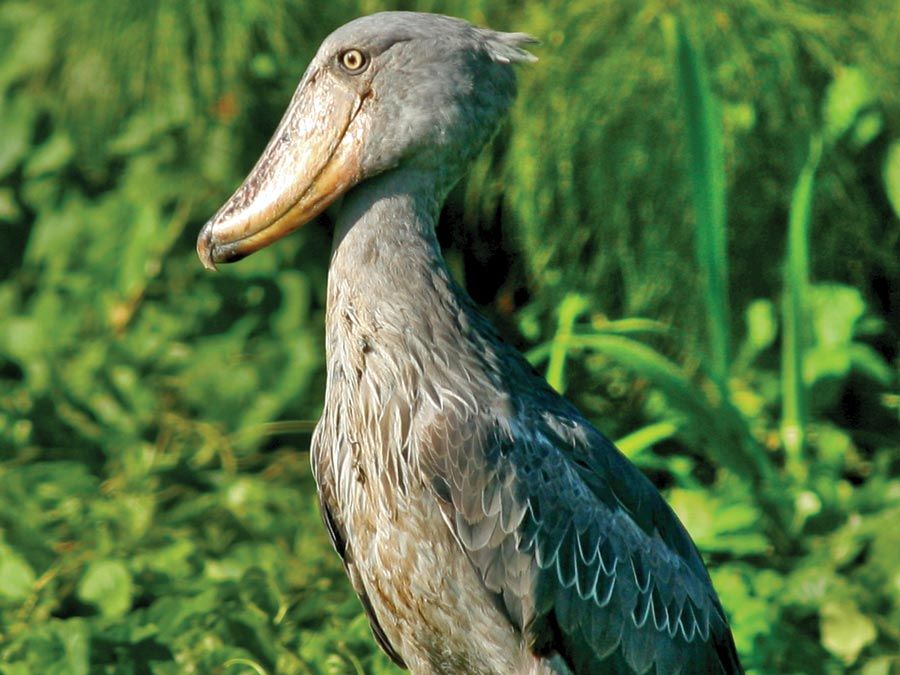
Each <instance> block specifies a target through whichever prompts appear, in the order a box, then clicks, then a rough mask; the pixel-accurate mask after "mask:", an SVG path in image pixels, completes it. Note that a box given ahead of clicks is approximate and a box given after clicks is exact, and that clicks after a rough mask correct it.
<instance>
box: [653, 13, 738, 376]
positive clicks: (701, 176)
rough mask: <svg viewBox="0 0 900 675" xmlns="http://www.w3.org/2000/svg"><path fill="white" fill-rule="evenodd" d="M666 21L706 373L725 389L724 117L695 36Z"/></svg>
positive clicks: (726, 278) (726, 329)
mask: <svg viewBox="0 0 900 675" xmlns="http://www.w3.org/2000/svg"><path fill="white" fill-rule="evenodd" d="M667 18H668V22H666V23H665V24H664V27H665V30H666V32H667V39H668V41H669V42H670V44H672V45H673V47H674V53H675V54H674V55H675V65H676V70H677V76H678V87H679V93H680V95H681V102H682V106H683V110H684V114H685V117H686V122H687V132H688V134H687V135H688V157H689V163H688V173H689V174H690V178H691V187H692V195H693V204H694V214H695V218H696V221H697V222H696V225H695V238H696V256H697V264H698V266H699V268H700V272H701V275H702V278H703V292H704V293H703V297H704V302H705V305H706V319H707V333H708V334H707V340H708V345H709V347H708V350H709V358H710V360H709V372H710V373H711V374H712V378H713V380H714V381H715V382H716V384H718V385H719V388H720V389H721V390H723V391H724V389H725V385H726V382H727V380H728V370H729V367H730V360H729V340H730V338H729V304H728V254H727V238H728V232H727V222H726V211H725V203H726V183H725V155H724V151H723V149H722V113H721V109H720V105H719V102H718V100H717V99H716V97H715V95H714V94H713V92H712V88H711V87H710V84H709V77H708V75H707V72H706V64H705V63H704V62H703V58H702V56H701V53H700V51H699V50H698V48H697V47H695V46H694V39H693V36H692V35H689V34H688V32H687V31H686V30H685V28H684V26H683V25H682V23H681V22H679V21H676V20H674V19H673V18H671V17H667ZM673 22H674V26H673V25H672V23H673ZM670 49H671V47H670Z"/></svg>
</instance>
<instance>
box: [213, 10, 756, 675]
mask: <svg viewBox="0 0 900 675" xmlns="http://www.w3.org/2000/svg"><path fill="white" fill-rule="evenodd" d="M534 42H535V40H534V39H533V38H531V37H530V36H528V35H525V34H522V33H505V32H499V31H494V30H490V29H488V28H482V27H477V26H475V25H473V24H470V23H469V22H466V21H464V20H462V19H457V18H452V17H447V16H441V15H436V14H425V13H414V12H382V13H378V14H373V15H369V16H363V17H360V18H357V19H354V20H353V21H351V22H349V23H347V24H345V25H344V26H342V27H340V28H338V29H337V30H335V31H334V32H333V33H332V34H331V35H329V36H328V37H327V39H325V41H324V42H323V43H322V45H321V46H320V48H319V50H318V51H317V53H316V55H315V56H314V58H313V59H312V61H311V62H310V64H309V66H308V68H307V70H306V72H305V74H304V75H303V77H302V78H301V80H300V83H299V85H298V87H297V89H296V91H295V93H294V94H293V97H292V98H291V101H290V103H289V105H288V107H287V110H286V112H285V114H284V116H283V118H282V120H281V122H280V123H279V125H278V127H277V128H276V130H275V132H274V135H273V136H272V138H271V140H270V141H269V143H268V145H267V146H266V148H265V149H264V151H263V153H262V155H261V156H260V158H259V160H258V161H257V163H256V165H255V166H254V167H253V169H252V170H251V172H250V173H249V174H248V176H247V178H246V179H245V181H244V182H243V183H242V184H241V185H240V186H239V187H238V188H237V190H236V191H235V193H234V194H233V195H232V197H231V198H230V199H228V200H227V201H226V203H225V204H224V205H223V206H222V207H221V208H220V209H219V210H218V212H216V214H215V215H214V216H213V217H212V218H210V219H209V220H208V221H207V223H206V224H205V225H204V226H203V228H202V230H201V232H200V234H199V237H198V241H197V251H198V254H199V257H200V259H201V261H202V263H203V264H204V266H206V267H207V268H210V269H215V268H216V265H217V264H220V263H227V262H234V261H237V260H239V259H241V258H243V257H244V256H247V255H249V254H250V253H252V252H254V251H257V250H259V249H261V248H263V247H265V246H268V245H269V244H271V243H273V242H274V241H276V240H278V239H280V238H281V237H283V236H285V235H286V234H288V233H289V232H291V231H293V230H296V229H297V228H299V227H300V226H302V225H303V224H305V223H307V222H309V221H310V220H311V219H313V218H314V217H316V216H317V215H319V214H320V213H322V212H323V211H324V210H325V209H326V208H328V207H330V206H332V205H334V210H333V211H330V213H333V214H334V215H333V221H334V235H333V247H332V252H331V258H330V266H329V271H328V282H327V295H326V312H325V314H326V316H325V351H326V390H325V401H324V406H323V411H322V414H321V417H320V419H319V422H318V424H317V426H316V429H315V432H314V434H313V438H312V443H311V451H310V452H311V460H312V470H313V475H314V477H315V481H316V485H317V491H318V497H319V506H320V510H321V513H322V519H323V521H324V524H325V526H326V527H327V530H328V532H329V534H330V537H331V540H332V543H333V545H334V548H335V549H336V551H337V553H338V554H339V555H340V556H341V558H342V560H343V565H344V568H345V571H346V573H347V575H348V577H349V579H350V582H351V584H352V586H353V589H354V590H355V592H356V594H357V595H358V596H359V599H360V601H361V603H362V607H363V608H364V610H365V613H366V615H367V617H368V620H369V623H370V625H371V628H372V632H373V634H374V638H375V640H376V641H377V642H378V644H379V645H380V647H381V648H382V649H383V650H384V652H386V653H387V655H388V656H389V657H390V658H391V659H392V660H393V661H394V662H395V663H396V664H397V665H398V666H400V667H401V668H406V669H409V670H411V671H412V672H413V673H440V674H451V673H480V674H487V673H500V674H505V673H523V674H524V673H531V674H535V675H536V674H549V673H557V674H559V673H578V674H582V673H657V674H658V675H663V674H666V675H669V674H676V673H728V674H730V673H740V672H742V668H741V665H740V661H739V658H738V655H737V651H736V648H735V643H734V639H733V636H732V633H731V629H730V627H729V624H728V620H727V618H726V615H725V612H724V610H723V608H722V605H721V603H720V602H719V599H718V597H717V595H716V592H715V590H714V588H713V586H712V582H711V580H710V577H709V574H708V572H707V569H706V567H705V565H704V562H703V559H702V558H701V555H700V553H699V552H698V550H697V548H696V546H695V545H694V543H693V541H692V540H691V538H690V536H689V535H688V533H687V531H686V530H685V528H684V526H683V525H682V524H681V522H680V521H679V520H678V518H677V516H676V515H675V514H674V512H673V511H672V509H671V508H670V507H669V506H668V505H667V504H666V502H665V501H664V499H663V497H662V496H661V495H660V493H659V492H658V491H657V490H656V488H655V487H654V486H653V484H652V483H651V482H650V481H649V480H648V479H647V478H646V477H645V476H644V475H643V474H642V473H641V472H640V470H638V469H637V468H636V467H635V466H634V465H633V464H631V463H630V462H629V461H628V460H627V459H626V458H625V456H624V455H622V454H621V452H620V451H619V450H618V449H617V448H616V447H615V446H614V445H613V443H612V442H610V441H609V440H608V439H607V438H606V437H605V436H604V435H603V434H602V433H601V432H600V431H598V430H597V429H596V428H595V427H594V426H593V425H592V424H591V423H590V422H589V421H588V420H587V419H586V417H585V416H584V415H583V414H582V413H581V412H579V410H578V409H577V408H576V407H575V406H574V405H573V404H572V403H570V402H569V401H568V400H567V399H566V398H564V397H563V396H561V395H560V394H558V393H557V392H556V391H554V390H553V389H552V388H551V387H550V386H549V385H548V384H547V382H546V381H545V380H544V378H542V377H541V375H540V374H539V373H538V372H537V371H535V370H534V368H533V367H532V366H531V365H530V364H529V363H528V361H527V360H526V359H525V358H524V357H523V356H522V355H521V354H520V353H519V352H518V351H517V350H516V349H515V348H513V347H512V346H510V345H509V344H508V343H507V342H505V341H504V340H503V339H501V337H500V336H499V335H498V332H497V331H496V330H495V328H494V327H493V326H492V325H491V324H490V323H489V321H488V320H487V319H486V318H484V317H483V316H482V314H481V313H480V311H479V309H478V308H477V306H476V304H475V303H474V301H473V300H472V299H471V298H470V296H469V295H468V294H467V293H466V291H465V290H464V289H463V288H461V286H460V285H459V284H458V283H457V282H456V281H455V280H454V278H453V276H452V275H451V273H450V271H449V269H448V266H447V264H446V262H445V261H444V258H443V255H442V253H441V247H440V245H439V243H438V240H437V236H436V233H435V228H436V225H437V222H438V218H439V214H440V210H441V207H442V204H443V202H444V200H445V198H446V196H447V194H448V192H449V191H450V189H451V188H452V187H453V186H454V184H455V183H457V182H458V181H459V180H460V178H461V177H462V176H463V175H464V173H465V171H466V168H467V167H468V165H469V164H470V163H471V162H472V161H473V160H474V159H475V157H476V156H477V154H478V153H479V152H480V150H481V149H482V147H483V146H484V145H485V144H486V143H487V142H488V141H489V140H490V139H491V137H492V136H493V134H494V133H495V131H496V129H497V127H498V125H500V124H501V122H502V120H503V119H504V117H505V116H506V113H507V111H508V110H509V108H510V106H511V105H512V103H513V100H514V98H515V95H516V80H517V70H518V69H519V67H520V65H521V64H525V63H528V62H532V61H535V60H536V58H535V57H534V55H533V54H531V53H530V52H529V51H528V49H527V47H528V45H530V44H532V43H534Z"/></svg>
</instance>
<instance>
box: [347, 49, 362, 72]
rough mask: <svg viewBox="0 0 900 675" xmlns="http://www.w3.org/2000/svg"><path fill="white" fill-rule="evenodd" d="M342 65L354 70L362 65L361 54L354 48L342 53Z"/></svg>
mask: <svg viewBox="0 0 900 675" xmlns="http://www.w3.org/2000/svg"><path fill="white" fill-rule="evenodd" d="M344 65H345V66H347V68H349V69H350V70H356V69H357V68H359V67H360V66H361V65H362V55H361V54H360V53H359V52H358V51H356V50H355V49H351V50H350V51H349V52H346V53H345V54H344Z"/></svg>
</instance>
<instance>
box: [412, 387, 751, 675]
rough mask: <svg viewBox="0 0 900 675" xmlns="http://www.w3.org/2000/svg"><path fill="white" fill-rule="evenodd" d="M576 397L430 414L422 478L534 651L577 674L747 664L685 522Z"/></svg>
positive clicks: (723, 669) (715, 669) (713, 669)
mask: <svg viewBox="0 0 900 675" xmlns="http://www.w3.org/2000/svg"><path fill="white" fill-rule="evenodd" d="M560 400H561V399H560ZM563 403H564V402H563ZM566 406H567V404H565V405H563V404H561V405H560V410H558V411H556V412H554V413H549V412H537V413H535V414H533V415H532V414H529V415H522V414H520V415H518V416H517V420H518V421H510V420H498V419H494V420H488V419H485V418H473V417H472V416H471V415H472V414H474V413H469V414H468V415H469V416H467V413H461V414H460V416H459V417H457V418H452V417H450V416H449V413H448V414H447V416H444V417H443V418H440V419H438V420H435V423H434V424H432V425H430V427H429V432H428V438H427V439H425V442H424V443H423V447H424V448H426V449H425V450H424V452H423V456H422V457H421V470H422V471H423V472H424V474H425V475H424V476H423V478H424V479H425V480H426V481H428V482H430V484H431V486H432V488H433V490H434V493H435V495H436V497H437V499H438V502H439V503H440V505H441V509H442V513H443V515H444V519H445V521H446V523H447V525H448V527H449V528H450V529H451V531H452V532H453V534H454V536H455V538H456V539H457V541H458V542H459V545H460V546H461V547H462V549H463V550H464V551H465V552H466V554H467V555H468V557H469V558H470V560H471V561H472V563H473V565H474V567H475V568H476V569H477V570H478V572H479V573H480V575H481V578H482V580H483V582H484V585H485V587H486V588H487V589H488V590H489V591H491V592H492V593H494V594H496V595H497V597H498V598H499V599H500V600H501V604H502V606H503V607H505V609H506V611H507V613H508V615H509V618H510V620H511V621H512V622H513V623H514V624H515V625H517V626H518V627H519V628H520V629H521V630H522V632H523V635H524V636H525V638H526V640H527V641H528V644H529V646H530V647H531V649H532V650H533V651H534V652H535V653H536V654H546V655H549V654H552V653H553V652H556V653H558V654H559V655H560V656H562V657H563V658H564V659H565V660H566V662H567V663H568V665H569V667H570V668H572V670H573V671H574V672H576V673H595V672H600V670H603V672H616V673H619V672H622V673H630V672H636V673H645V672H648V671H649V670H650V669H651V668H652V667H653V666H654V664H655V665H656V672H657V673H666V674H669V673H729V674H730V673H739V672H742V670H741V666H740V664H739V661H738V657H737V654H736V651H735V647H734V641H733V638H732V636H731V631H730V629H729V627H728V624H727V620H726V618H725V615H724V613H723V610H722V607H721V606H720V604H719V602H718V600H717V598H716V595H715V591H714V590H713V588H712V584H711V582H710V579H709V575H708V574H707V571H706V568H705V566H704V564H703V561H702V559H701V557H700V554H699V553H698V552H697V549H696V548H695V546H694V544H693V542H692V541H691V539H690V537H689V536H688V534H687V532H686V531H685V529H684V527H683V526H682V525H681V523H680V522H679V521H678V519H677V517H676V516H675V514H674V513H673V512H672V510H671V509H670V508H669V507H668V505H667V504H666V503H665V502H664V501H663V499H662V497H661V496H660V495H659V493H658V492H657V491H656V489H655V488H654V487H653V485H652V484H651V483H650V482H649V481H648V480H647V479H646V478H645V477H644V476H643V474H641V473H640V471H638V470H637V469H636V468H635V467H634V466H633V465H632V464H631V463H630V462H628V460H627V459H625V457H624V456H623V455H622V454H621V453H620V452H619V451H618V450H617V449H616V448H615V446H614V445H613V444H612V443H611V442H609V441H608V440H607V439H606V438H605V437H603V436H602V435H601V434H600V433H599V432H598V431H597V430H596V429H594V428H593V427H592V426H591V425H590V424H589V423H588V422H587V421H585V420H584V419H583V418H581V417H580V415H579V414H578V413H577V411H575V410H574V409H571V408H567V407H566Z"/></svg>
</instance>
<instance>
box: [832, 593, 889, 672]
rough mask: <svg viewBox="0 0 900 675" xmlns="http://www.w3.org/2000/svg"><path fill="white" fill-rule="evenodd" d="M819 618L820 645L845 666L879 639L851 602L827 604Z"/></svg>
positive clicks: (869, 622) (870, 623)
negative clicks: (820, 628)
mask: <svg viewBox="0 0 900 675" xmlns="http://www.w3.org/2000/svg"><path fill="white" fill-rule="evenodd" d="M819 614H820V619H821V622H822V645H823V646H824V647H825V649H827V650H828V651H830V652H831V653H832V654H834V655H835V656H837V657H838V658H840V659H841V660H842V661H843V662H844V663H845V664H847V665H848V666H849V665H852V664H853V663H855V662H856V659H857V658H858V657H859V653H860V652H861V651H862V650H863V649H865V647H867V646H868V645H870V644H872V643H873V642H874V641H875V638H876V637H877V636H878V633H877V631H876V630H875V624H874V623H873V622H872V620H871V619H870V618H869V617H867V616H866V615H865V614H863V613H862V612H860V611H859V607H857V606H856V603H855V602H853V601H852V600H842V601H831V602H827V603H826V604H825V605H824V606H823V607H822V609H821V611H820V612H819Z"/></svg>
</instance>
